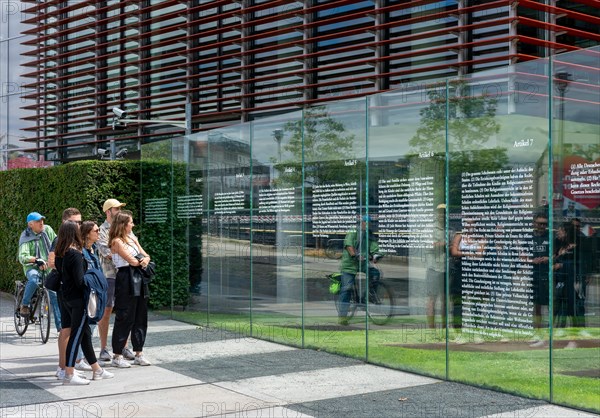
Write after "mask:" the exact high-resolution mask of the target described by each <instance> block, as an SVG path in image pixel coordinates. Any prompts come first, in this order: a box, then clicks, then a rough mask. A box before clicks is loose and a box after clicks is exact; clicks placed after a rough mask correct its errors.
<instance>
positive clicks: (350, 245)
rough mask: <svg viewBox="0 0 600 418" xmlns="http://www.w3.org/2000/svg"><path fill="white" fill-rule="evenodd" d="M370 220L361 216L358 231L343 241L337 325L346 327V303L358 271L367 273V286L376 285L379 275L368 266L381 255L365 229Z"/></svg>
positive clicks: (369, 232)
mask: <svg viewBox="0 0 600 418" xmlns="http://www.w3.org/2000/svg"><path fill="white" fill-rule="evenodd" d="M370 221H371V218H370V217H369V216H363V218H362V220H361V223H360V229H358V230H354V231H350V232H348V233H347V234H346V238H345V239H344V251H343V253H342V263H341V273H342V278H341V289H340V302H341V303H340V311H339V323H340V324H341V325H348V318H347V315H348V302H349V301H350V295H351V294H352V288H353V286H354V280H355V278H356V274H357V273H358V272H359V271H362V272H365V271H367V272H368V276H369V285H370V286H371V287H372V288H374V287H375V286H376V285H377V281H378V280H379V277H380V274H379V270H378V269H377V268H375V267H372V266H369V261H370V260H373V261H376V260H377V258H379V257H381V256H382V254H381V253H380V252H379V244H378V243H377V241H376V240H375V236H374V235H373V233H372V231H371V230H370V228H367V226H368V224H369V222H370Z"/></svg>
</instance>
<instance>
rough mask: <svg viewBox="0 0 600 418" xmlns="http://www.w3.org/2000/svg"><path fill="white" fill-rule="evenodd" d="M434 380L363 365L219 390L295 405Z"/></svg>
mask: <svg viewBox="0 0 600 418" xmlns="http://www.w3.org/2000/svg"><path fill="white" fill-rule="evenodd" d="M437 381H438V380H436V379H431V378H428V377H423V376H417V375H413V374H409V373H404V372H400V371H395V370H390V369H384V368H381V367H377V366H371V365H367V364H362V365H355V366H349V367H333V368H329V369H322V370H315V371H307V372H300V373H286V374H281V375H272V376H265V377H257V378H252V379H244V380H237V381H233V382H221V383H219V386H221V387H224V388H227V389H230V390H234V391H236V392H239V393H244V394H246V395H249V396H254V397H257V398H261V399H265V400H269V401H271V402H286V403H298V402H302V401H312V400H318V399H328V398H336V397H339V396H346V395H347V394H348V393H353V394H362V393H368V392H377V391H381V390H386V389H397V388H402V387H408V386H418V385H427V384H431V383H435V382H437Z"/></svg>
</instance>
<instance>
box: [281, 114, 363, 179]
mask: <svg viewBox="0 0 600 418" xmlns="http://www.w3.org/2000/svg"><path fill="white" fill-rule="evenodd" d="M283 129H284V131H285V132H288V133H290V135H289V138H290V139H289V141H288V142H287V143H286V144H285V145H284V146H283V148H284V150H285V151H286V152H287V153H288V154H289V155H290V158H289V159H286V160H283V161H281V162H276V161H275V160H274V159H273V158H272V159H271V161H272V162H273V163H275V168H277V170H278V171H279V173H280V176H279V178H278V179H276V180H275V184H276V185H277V186H284V185H290V186H299V185H301V184H302V161H303V157H304V170H305V181H306V182H307V183H309V184H327V183H337V182H347V181H355V180H358V179H359V178H360V174H359V171H360V170H357V169H356V166H361V167H364V162H360V161H358V158H357V156H356V152H355V150H354V140H355V136H354V135H353V134H350V133H347V132H346V128H345V126H344V124H343V122H340V121H338V120H335V119H334V118H332V117H331V116H330V115H329V114H328V113H327V111H326V110H325V107H324V106H318V107H313V108H309V109H306V110H305V112H304V117H303V119H302V120H298V121H290V122H288V123H286V124H285V125H284V127H283ZM348 160H356V165H355V166H352V167H350V168H351V169H348V168H349V167H348V166H346V161H348Z"/></svg>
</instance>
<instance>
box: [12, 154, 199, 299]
mask: <svg viewBox="0 0 600 418" xmlns="http://www.w3.org/2000/svg"><path fill="white" fill-rule="evenodd" d="M173 170H174V168H173V167H171V164H170V163H168V162H163V161H154V162H152V161H148V162H139V161H98V160H95V161H81V162H73V163H70V164H65V165H61V166H57V167H51V168H32V169H17V170H10V171H4V172H0V207H1V208H2V216H0V234H1V236H2V237H3V238H2V240H1V241H0V262H2V265H3V268H2V269H0V289H1V290H3V291H7V292H12V290H13V287H14V281H15V280H22V279H23V271H22V268H21V266H20V264H19V263H18V262H17V260H16V254H17V247H18V240H19V236H20V234H21V231H23V229H24V228H25V227H26V222H25V218H26V216H27V214H28V213H30V212H33V211H37V212H40V213H42V214H43V215H44V216H46V223H47V224H48V225H50V226H51V227H52V228H53V229H54V230H55V231H58V228H59V226H60V222H61V215H62V211H63V210H64V209H65V208H68V207H76V208H78V209H79V210H80V211H81V213H82V218H83V219H84V220H94V221H97V222H98V223H101V222H103V221H104V213H103V212H102V203H103V202H104V200H106V199H108V198H111V197H112V198H116V199H118V200H119V201H121V202H125V203H127V207H126V208H127V209H129V210H131V211H132V212H133V214H134V222H135V223H136V224H137V227H136V228H135V230H134V231H135V233H136V235H138V236H139V238H140V242H141V244H142V246H143V247H144V249H145V250H146V251H147V252H148V253H149V254H150V255H151V256H152V258H153V260H154V261H155V262H156V264H157V267H158V268H157V276H156V278H155V280H154V281H153V283H152V284H151V292H152V295H151V299H150V304H151V306H152V307H159V306H160V307H163V306H171V304H175V305H186V304H187V299H188V287H189V285H188V277H187V263H188V261H187V260H188V257H187V253H188V251H187V243H186V242H185V240H184V241H179V240H173V239H172V237H173V236H185V235H178V234H185V227H186V224H185V223H184V222H180V221H177V220H176V219H173V218H174V217H172V215H171V213H172V210H170V211H169V213H168V219H167V220H166V222H165V223H164V224H156V223H151V224H145V223H144V222H143V220H144V213H143V210H142V199H143V200H144V201H145V200H146V199H147V198H152V197H159V196H160V197H166V198H167V199H168V200H169V208H170V209H172V204H171V201H172V196H173V193H172V190H173V189H172V188H173V187H175V186H176V185H177V187H178V188H179V189H181V187H184V189H183V190H180V192H182V193H185V169H184V166H179V167H177V168H176V169H175V171H176V172H177V174H178V178H172V177H171V173H172V172H173ZM142 176H143V179H144V183H143V184H142V183H141V180H142ZM165 182H166V184H167V185H168V187H166V188H165V187H163V185H164V184H165ZM140 184H142V186H140ZM173 241H175V243H174V245H171V243H172V242H173ZM173 254H176V256H173ZM171 277H173V278H174V282H173V286H172V288H173V294H171Z"/></svg>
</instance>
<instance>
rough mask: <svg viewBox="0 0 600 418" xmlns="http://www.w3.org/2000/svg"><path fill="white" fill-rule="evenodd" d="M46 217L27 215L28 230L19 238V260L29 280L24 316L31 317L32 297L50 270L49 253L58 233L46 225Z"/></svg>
mask: <svg viewBox="0 0 600 418" xmlns="http://www.w3.org/2000/svg"><path fill="white" fill-rule="evenodd" d="M44 219H46V217H45V216H43V215H41V214H39V213H38V212H31V213H30V214H29V215H27V228H25V230H24V231H23V232H22V233H21V237H20V238H19V253H18V255H17V258H18V260H19V262H20V263H21V264H22V265H23V272H24V273H25V277H26V278H27V283H26V284H25V293H24V294H23V302H22V304H21V307H20V310H21V314H22V315H29V304H30V303H31V297H32V296H33V294H34V293H35V290H36V289H37V285H38V283H39V281H41V279H42V274H41V273H42V271H44V270H47V269H48V265H47V261H48V252H49V251H50V245H51V243H52V241H53V240H54V238H56V233H55V232H54V230H53V229H52V228H51V227H50V226H49V225H44Z"/></svg>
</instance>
